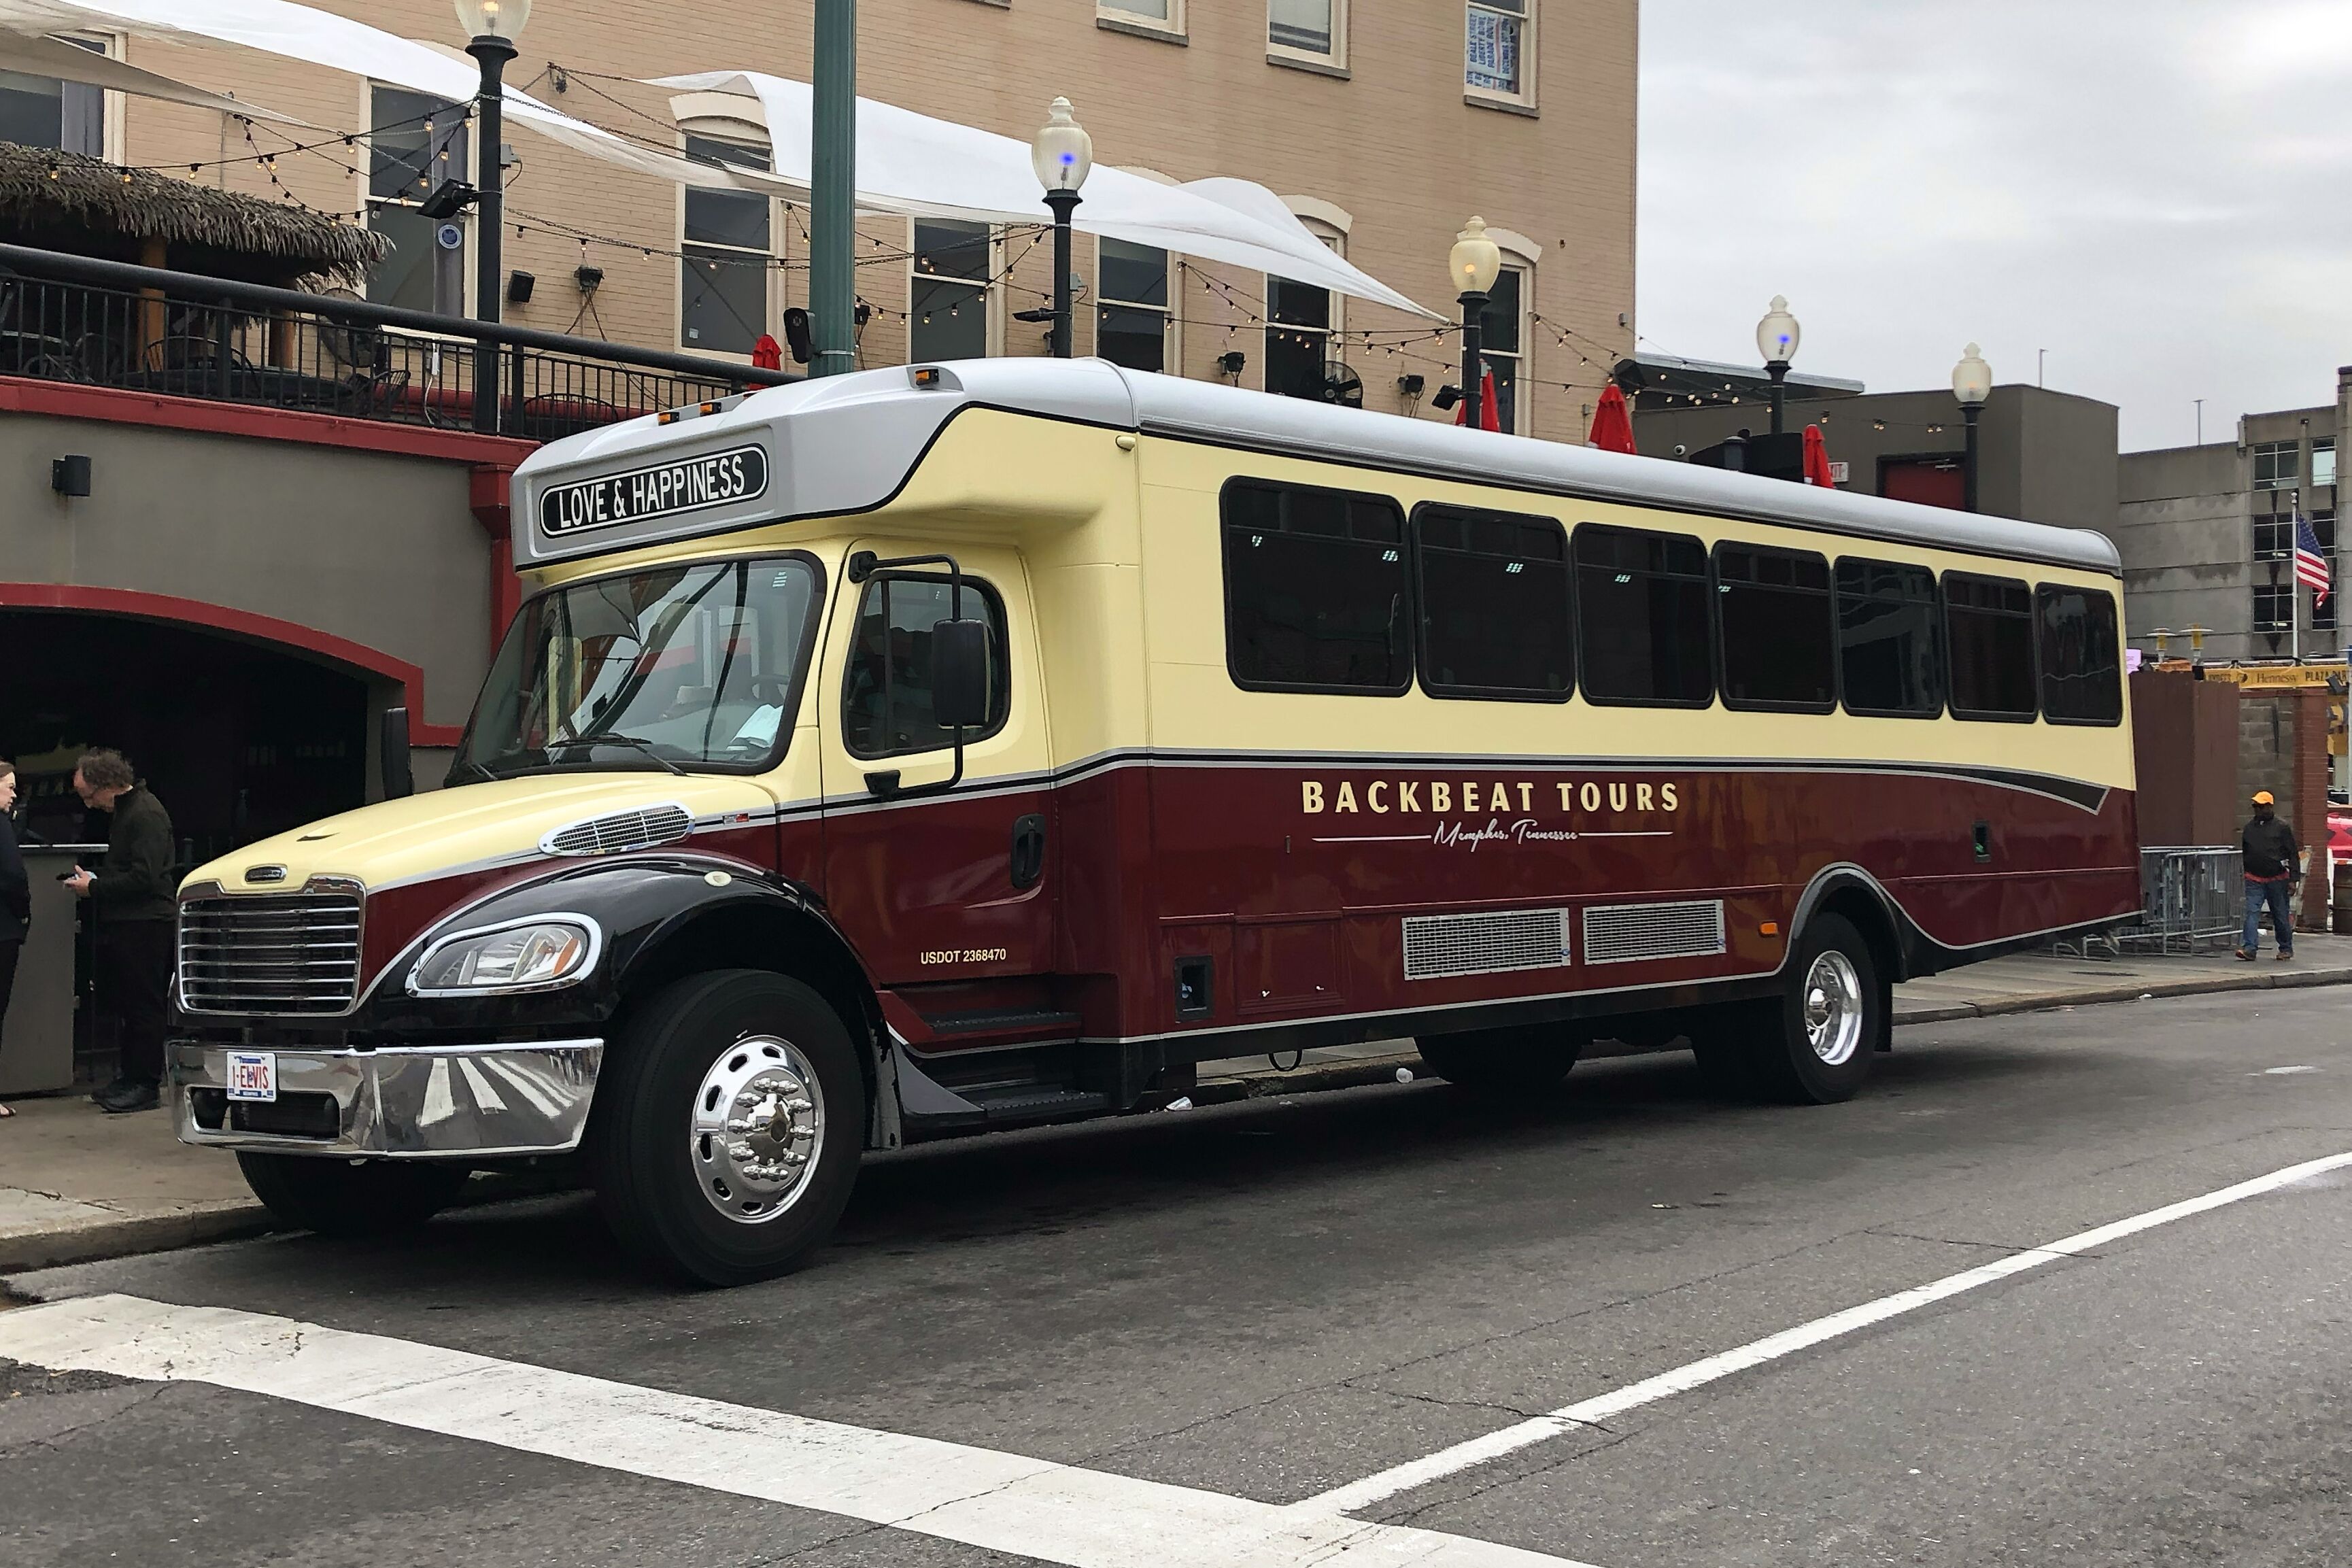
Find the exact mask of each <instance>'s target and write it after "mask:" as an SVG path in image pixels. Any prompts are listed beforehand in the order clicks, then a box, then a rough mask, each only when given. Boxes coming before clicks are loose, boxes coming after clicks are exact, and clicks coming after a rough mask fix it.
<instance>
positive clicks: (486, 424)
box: [457, 0, 530, 434]
mask: <svg viewBox="0 0 2352 1568" xmlns="http://www.w3.org/2000/svg"><path fill="white" fill-rule="evenodd" d="M528 21H530V0H457V25H458V26H461V27H463V28H465V29H466V37H467V44H466V52H467V54H469V55H471V56H473V57H474V58H475V60H476V61H477V62H478V64H479V65H480V66H481V68H482V85H481V89H480V93H479V96H478V97H477V98H476V99H475V100H474V118H475V121H476V131H477V132H478V137H479V140H478V142H477V143H476V147H475V153H474V166H475V175H474V184H475V185H476V187H477V189H478V192H479V195H478V196H477V197H476V198H475V209H474V215H475V224H474V231H475V232H474V317H475V319H476V320H477V321H497V320H498V319H499V294H500V292H501V287H500V286H501V282H502V275H503V274H504V272H505V270H506V263H505V258H503V257H502V256H501V255H500V253H499V230H500V229H501V228H502V227H503V226H504V225H505V221H506V201H505V196H504V192H503V186H504V184H505V179H506V115H505V112H504V110H505V105H506V84H505V81H504V77H505V74H506V68H507V62H508V61H509V60H510V59H512V58H515V39H516V38H518V37H521V35H522V28H523V24H524V23H526V22H528ZM521 363H522V360H521V355H520V351H518V353H517V354H516V358H515V364H516V366H517V368H518V370H520V366H521ZM474 428H475V429H477V430H483V431H488V432H491V433H493V434H495V433H496V432H497V430H498V428H499V346H498V344H496V343H494V342H491V341H490V340H489V339H488V338H483V339H481V340H480V341H479V342H477V343H476V344H475V346H474Z"/></svg>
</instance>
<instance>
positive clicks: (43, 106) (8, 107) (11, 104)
mask: <svg viewBox="0 0 2352 1568" xmlns="http://www.w3.org/2000/svg"><path fill="white" fill-rule="evenodd" d="M58 42H60V43H67V44H71V45H73V46H74V47H76V48H79V49H88V50H89V52H90V53H92V54H94V55H102V54H105V53H106V52H107V49H106V46H105V45H104V44H103V43H101V42H100V41H99V40H98V39H96V38H60V39H58ZM0 142H16V144H17V145H18V146H20V147H50V148H55V149H56V150H57V151H58V152H60V153H81V154H82V155H83V156H85V157H89V158H103V157H105V156H106V89H103V88H97V87H92V86H90V85H89V83H88V82H79V81H59V80H58V79H57V78H55V77H49V76H26V75H25V74H24V73H22V72H20V71H7V70H0Z"/></svg>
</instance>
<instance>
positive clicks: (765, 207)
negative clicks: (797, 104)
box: [673, 94, 776, 357]
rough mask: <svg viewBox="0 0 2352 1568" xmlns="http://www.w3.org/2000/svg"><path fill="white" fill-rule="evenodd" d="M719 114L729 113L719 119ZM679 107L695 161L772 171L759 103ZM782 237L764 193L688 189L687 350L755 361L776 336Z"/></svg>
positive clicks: (682, 294)
mask: <svg viewBox="0 0 2352 1568" xmlns="http://www.w3.org/2000/svg"><path fill="white" fill-rule="evenodd" d="M712 96H716V95H709V94H697V95H694V97H695V98H696V99H698V100H699V99H702V98H708V97H712ZM714 107H716V108H723V110H724V112H713V109H714ZM673 108H674V109H676V110H677V121H678V125H679V128H680V130H681V131H682V132H684V135H685V152H686V155H687V156H688V157H689V158H692V159H694V160H696V161H697V162H698V163H723V164H727V165H729V166H730V167H733V168H738V169H766V168H769V167H770V166H771V162H770V159H769V156H768V132H767V127H766V125H765V124H764V123H762V122H760V121H753V120H752V119H751V118H749V117H750V116H751V115H753V114H756V113H757V112H758V110H757V109H756V107H754V105H753V102H752V100H745V99H727V100H724V103H723V105H719V106H712V105H708V104H704V103H700V102H688V100H674V101H673ZM696 110H699V112H696ZM775 238H776V222H775V204H774V202H773V201H772V200H771V199H770V198H769V197H768V196H767V195H764V194H763V193H761V192H758V191H727V190H717V191H713V190H702V189H699V188H698V187H695V186H692V185H688V186H683V187H681V188H680V190H679V195H678V262H677V341H678V346H679V347H680V348H683V349H686V350H688V351H690V352H692V353H708V354H732V355H737V356H741V357H749V356H750V354H751V348H752V345H753V344H755V343H757V342H759V340H760V338H761V334H762V333H767V332H771V331H773V330H774V329H773V325H772V323H773V321H774V311H773V309H772V306H773V300H774V279H775V267H774V260H775V251H776V245H775Z"/></svg>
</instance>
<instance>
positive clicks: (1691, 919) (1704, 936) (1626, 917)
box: [1584, 899, 1724, 963]
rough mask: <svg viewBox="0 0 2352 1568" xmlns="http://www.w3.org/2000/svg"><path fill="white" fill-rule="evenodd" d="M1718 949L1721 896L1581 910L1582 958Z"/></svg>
mask: <svg viewBox="0 0 2352 1568" xmlns="http://www.w3.org/2000/svg"><path fill="white" fill-rule="evenodd" d="M1723 951H1724V943H1723V900H1721V899H1693V900H1688V901H1687V902H1683V903H1672V904H1601V905H1596V906H1594V907H1593V908H1591V909H1588V910H1585V911H1584V962H1585V963H1630V962H1632V961H1633V960H1634V959H1639V958H1714V957H1716V956H1717V955H1719V954H1720V953H1722V952H1723Z"/></svg>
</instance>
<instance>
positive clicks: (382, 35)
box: [0, 0, 1444, 321]
mask: <svg viewBox="0 0 2352 1568" xmlns="http://www.w3.org/2000/svg"><path fill="white" fill-rule="evenodd" d="M92 26H97V27H106V28H110V29H113V30H117V31H121V32H129V33H138V34H142V35H145V36H148V37H163V38H173V39H178V40H182V41H184V40H186V39H189V38H204V39H208V40H211V41H213V42H216V43H226V44H236V45H240V46H242V47H247V48H251V49H258V50H260V51H262V52H264V53H267V54H272V55H277V56H279V57H281V58H286V59H292V60H300V61H303V62H305V63H308V64H311V65H319V66H325V67H328V68H332V69H338V70H344V71H349V72H351V73H352V74H353V75H356V76H361V77H365V78H368V79H373V80H376V81H383V82H389V83H391V84H393V85H394V86H396V87H404V88H407V89H411V90H412V91H415V92H422V93H427V94H430V95H432V96H434V97H436V98H438V99H441V100H444V101H446V102H450V103H462V102H465V101H466V100H468V99H471V98H472V97H473V96H474V95H475V93H476V92H477V91H478V89H479V86H480V81H479V78H478V73H477V72H476V71H475V69H474V68H473V65H472V64H471V62H470V61H464V60H460V59H454V58H450V57H448V56H446V55H444V54H442V53H440V52H439V51H437V50H436V49H433V48H430V47H426V46H425V45H424V44H420V43H416V42H415V41H413V40H411V39H407V38H402V37H395V36H394V35H393V34H390V33H387V32H384V31H383V30H382V29H381V28H377V27H371V26H368V25H367V24H365V23H363V22H354V21H352V20H351V19H350V18H348V17H344V16H334V15H332V14H331V13H329V12H325V11H320V10H315V9H313V8H311V7H310V6H308V5H296V4H293V0H0V31H5V32H13V33H17V34H23V35H29V36H34V37H37V36H39V35H42V34H47V33H54V32H59V31H65V30H69V29H72V28H77V27H92ZM653 85H656V86H662V87H667V88H671V89H677V90H682V91H697V90H699V91H709V92H731V93H736V94H739V95H749V96H751V97H753V98H756V99H757V100H759V101H760V103H761V106H762V107H763V110H764V111H765V119H766V121H767V122H768V132H769V136H770V139H771V141H772V142H773V144H774V153H773V161H774V169H773V172H765V171H760V170H751V169H734V168H719V167H716V166H714V165H712V164H709V163H697V162H694V161H692V160H689V159H687V158H684V157H680V156H678V155H677V154H675V153H666V152H662V151H659V150H657V149H655V148H650V147H645V146H640V145H639V144H637V143H636V142H631V141H629V140H627V139H626V138H625V137H621V136H616V135H614V133H613V132H609V131H606V130H604V129H603V128H601V127H599V126H594V125H591V124H589V123H587V122H586V121H581V120H575V119H573V118H572V116H570V115H568V114H564V113H562V112H561V111H560V110H554V109H551V108H549V107H548V106H547V105H546V104H543V103H541V102H540V101H539V100H536V99H534V98H532V97H530V95H529V94H527V93H524V92H522V91H520V90H519V89H515V88H512V87H509V88H508V89H506V95H505V104H506V112H507V115H508V117H509V121H511V122H512V123H514V124H518V125H522V126H526V127H528V128H530V130H533V131H536V132H539V133H540V134H541V135H543V136H548V137H551V138H552V139H553V140H555V141H557V142H562V143H563V144H564V145H566V146H569V147H572V148H574V149H576V150H577V151H580V152H583V153H588V154H589V155H590V156H592V157H595V158H600V159H603V160H604V161H605V162H606V163H614V164H616V165H618V166H620V167H622V168H626V169H634V170H635V171H637V172H638V173H640V174H648V175H651V176H653V177H655V178H657V179H667V180H670V181H673V182H675V183H677V184H688V185H698V186H704V187H710V188H717V189H734V190H756V191H769V192H774V193H781V194H785V195H804V194H805V193H806V191H807V189H808V181H809V168H810V146H809V136H810V125H809V120H810V108H811V104H810V97H811V94H810V89H809V87H808V84H807V83H805V82H796V81H788V80H786V79H783V78H781V77H774V76H769V75H766V74H764V73H762V72H759V71H709V72H703V73H698V74H696V75H692V76H675V77H666V78H662V79H659V80H658V81H657V82H656V83H654V84H653ZM856 201H857V205H859V206H861V207H864V208H866V209H867V210H869V211H875V212H892V213H901V214H907V215H910V216H935V217H953V218H961V219H966V220H969V221H973V222H989V223H1042V222H1045V221H1046V217H1047V213H1046V209H1045V202H1044V199H1043V195H1042V193H1041V192H1040V191H1039V189H1038V187H1037V179H1036V176H1035V174H1034V173H1033V172H1032V171H1031V169H1030V165H1029V146H1028V143H1027V142H1019V141H1015V140H1014V139H1013V138H1012V137H1010V136H999V135H997V134H996V133H994V132H988V131H981V130H978V129H976V128H974V127H971V126H968V125H958V124H955V123H953V122H951V121H944V120H935V119H933V118H931V117H930V116H929V115H923V114H917V113H915V112H914V111H913V110H905V109H899V108H896V107H894V106H893V105H890V104H887V103H876V102H874V101H873V100H869V99H863V98H861V99H859V100H857V194H856ZM1075 221H1076V226H1077V227H1079V228H1082V229H1086V230H1087V231H1088V232H1089V233H1093V234H1098V235H1104V236H1108V237H1110V238H1113V239H1123V240H1128V241H1130V242H1132V243H1134V244H1137V245H1148V246H1153V247H1158V248H1160V249H1163V250H1172V251H1177V252H1179V253H1181V254H1183V255H1188V256H1198V257H1201V258H1204V259H1207V260H1211V261H1223V262H1227V263H1229V264H1232V265H1234V266H1237V267H1246V268H1250V269H1252V270H1253V271H1262V272H1270V273H1273V274H1276V276H1279V277H1284V278H1292V279H1297V280H1298V281H1299V282H1302V283H1307V284H1312V285H1315V286H1317V287H1320V288H1325V289H1334V290H1337V291H1338V292H1339V293H1342V294H1347V295H1350V296H1352V297H1354V298H1356V299H1360V300H1371V301H1373V302H1375V303H1377V304H1381V305H1386V306H1389V307H1390V308H1391V309H1393V310H1403V311H1406V312H1409V313H1410V314H1412V315H1415V316H1421V317H1425V318H1427V319H1429V320H1431V321H1442V320H1444V317H1442V316H1439V315H1438V314H1437V313H1436V312H1434V311H1432V310H1426V309H1424V308H1423V307H1422V306H1421V305H1419V304H1416V303H1415V302H1414V301H1413V300H1411V299H1409V298H1407V297H1406V296H1405V295H1402V294H1400V293H1398V292H1397V291H1396V290H1395V289H1391V288H1389V287H1388V286H1387V285H1386V284H1384V283H1382V282H1381V281H1380V280H1379V279H1376V278H1373V277H1372V276H1370V274H1369V273H1366V272H1364V271H1363V270H1361V269H1360V268H1356V267H1354V266H1351V265H1349V262H1348V261H1346V260H1345V259H1344V258H1341V257H1339V256H1338V255H1337V254H1335V253H1334V252H1332V251H1331V250H1330V249H1329V248H1328V247H1326V246H1324V245H1323V244H1322V242H1321V241H1319V240H1318V239H1317V238H1316V237H1314V236H1313V235H1312V234H1310V233H1308V232H1307V227H1306V226H1305V225H1304V224H1301V223H1300V222H1299V221H1298V220H1297V218H1296V217H1293V216H1291V215H1290V213H1289V211H1288V209H1287V208H1286V207H1285V206H1284V205H1283V204H1282V201H1281V198H1280V197H1278V196H1276V195H1274V193H1272V192H1271V191H1268V190H1266V189H1265V187H1264V186H1263V185H1255V184H1250V183H1249V182H1248V181H1245V180H1230V179H1220V180H1202V181H1199V182H1197V183H1195V184H1191V185H1161V184H1155V183H1154V182H1152V181H1150V180H1147V179H1144V178H1142V177H1141V176H1139V175H1135V174H1126V173H1123V172H1121V171H1119V170H1117V169H1110V168H1097V170H1096V171H1095V172H1094V175H1093V177H1092V178H1091V179H1089V180H1088V181H1087V187H1086V195H1085V200H1084V202H1083V203H1082V204H1081V205H1080V206H1079V208H1078V211H1077V216H1076V220H1075Z"/></svg>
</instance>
